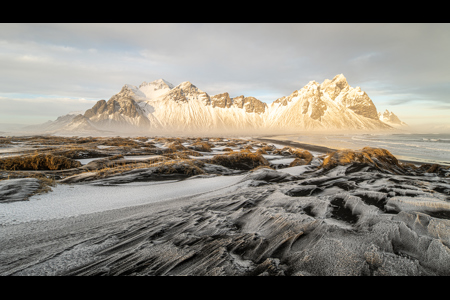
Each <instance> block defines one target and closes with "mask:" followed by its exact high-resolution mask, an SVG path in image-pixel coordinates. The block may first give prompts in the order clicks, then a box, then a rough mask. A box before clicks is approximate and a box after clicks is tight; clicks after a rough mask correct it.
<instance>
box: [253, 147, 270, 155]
mask: <svg viewBox="0 0 450 300" xmlns="http://www.w3.org/2000/svg"><path fill="white" fill-rule="evenodd" d="M255 153H257V154H267V152H266V150H264V149H262V148H259V149H257V150H256V152H255Z"/></svg>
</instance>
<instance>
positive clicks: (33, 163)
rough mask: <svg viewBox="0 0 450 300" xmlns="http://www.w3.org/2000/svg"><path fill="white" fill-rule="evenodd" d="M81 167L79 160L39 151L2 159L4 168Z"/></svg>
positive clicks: (50, 168)
mask: <svg viewBox="0 0 450 300" xmlns="http://www.w3.org/2000/svg"><path fill="white" fill-rule="evenodd" d="M78 167H81V163H80V162H79V161H76V160H73V159H71V158H67V157H64V156H60V155H53V154H43V153H37V154H34V155H28V156H13V157H7V158H2V159H0V169H3V170H64V169H71V168H78Z"/></svg>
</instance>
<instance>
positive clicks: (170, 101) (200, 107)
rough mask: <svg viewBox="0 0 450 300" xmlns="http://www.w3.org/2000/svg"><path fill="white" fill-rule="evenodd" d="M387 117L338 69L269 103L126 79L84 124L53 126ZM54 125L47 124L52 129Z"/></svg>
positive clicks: (343, 123)
mask: <svg viewBox="0 0 450 300" xmlns="http://www.w3.org/2000/svg"><path fill="white" fill-rule="evenodd" d="M385 113H386V112H385ZM383 116H384V114H383ZM394 116H395V115H394ZM395 117H396V116H395ZM390 118H392V120H393V118H394V117H390ZM397 119H398V117H397ZM386 120H387V119H386V118H384V119H383V118H381V117H380V116H379V113H378V112H377V109H376V107H375V105H374V103H373V102H372V100H371V99H370V98H369V96H368V95H367V93H366V92H364V91H362V90H361V88H360V87H356V88H352V87H351V86H350V85H349V84H348V82H347V80H346V78H345V77H344V75H342V74H339V75H336V76H335V77H334V78H333V79H332V80H329V79H326V80H325V81H324V82H322V83H321V84H319V83H318V82H316V81H310V82H309V83H308V84H307V85H305V86H304V87H303V88H301V89H299V90H296V91H294V92H293V93H292V94H291V95H289V96H284V97H281V98H279V99H277V100H275V101H274V102H272V103H271V104H270V105H268V104H266V103H264V102H262V101H260V100H259V99H257V98H255V97H251V96H247V97H245V96H244V95H241V96H237V97H230V95H229V93H228V92H224V93H220V94H216V95H212V96H210V95H208V93H206V92H204V91H202V90H200V89H199V88H198V87H196V86H195V85H194V84H192V83H191V82H189V81H185V82H182V83H180V84H179V85H177V86H174V85H173V84H171V83H169V82H168V81H166V80H164V79H158V80H155V81H153V82H150V83H147V82H143V83H142V84H141V85H139V87H137V86H134V85H130V84H125V85H124V86H123V87H122V89H121V90H120V92H119V93H117V94H115V95H113V96H112V97H111V98H110V99H109V100H108V101H106V100H99V101H98V102H97V103H96V104H95V105H94V106H93V107H92V108H90V109H88V110H87V111H86V112H85V113H84V115H83V118H81V117H79V118H78V119H77V120H76V121H77V122H78V123H80V122H82V123H83V124H84V125H83V126H81V125H79V126H74V124H71V123H67V122H64V123H65V124H62V126H61V127H59V129H58V130H60V131H73V128H75V127H77V128H85V129H86V130H92V129H93V130H95V129H97V130H108V131H114V132H125V131H127V132H130V131H132V132H134V133H137V132H142V133H154V132H156V131H157V132H162V131H164V132H170V131H176V132H186V133H187V132H190V131H195V132H199V131H205V132H212V131H214V130H219V131H221V132H222V131H225V132H226V131H239V132H243V131H255V130H261V129H265V130H269V131H283V132H288V131H299V130H352V129H357V130H389V129H392V128H393V127H392V126H391V124H389V123H388V122H387V121H386ZM389 120H391V119H389ZM398 121H399V120H398ZM55 122H56V121H55ZM400 122H401V121H400ZM80 124H81V123H80ZM57 125H58V124H56V123H55V124H52V126H50V127H51V128H52V129H55V127H58V126H57ZM47 127H49V124H47ZM91 127H92V128H91Z"/></svg>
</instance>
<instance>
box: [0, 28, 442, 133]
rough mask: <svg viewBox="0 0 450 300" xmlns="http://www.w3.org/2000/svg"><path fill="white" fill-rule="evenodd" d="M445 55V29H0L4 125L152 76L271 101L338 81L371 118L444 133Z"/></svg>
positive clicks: (65, 109)
mask: <svg viewBox="0 0 450 300" xmlns="http://www.w3.org/2000/svg"><path fill="white" fill-rule="evenodd" d="M449 56H450V23H449V24H447V23H407V24H403V23H393V24H390V23H374V24H371V23H362V24H360V23H312V24H309V23H267V24H265V23H244V24H240V23H224V24H222V23H203V24H202V23H188V24H185V23H162V24H159V23H130V24H129V23H112V24H109V23H93V24H90V23H73V24H72V23H49V24H46V23H38V24H32V23H1V24H0V123H18V124H39V123H43V122H46V121H48V120H55V119H56V118H57V117H58V116H61V115H65V114H67V113H69V112H72V111H84V110H86V109H88V108H90V107H92V106H93V105H94V104H95V102H96V101H98V100H101V99H105V100H108V99H109V98H110V97H111V96H113V95H114V94H116V93H118V92H119V91H120V90H121V88H122V86H123V85H124V84H132V85H136V86H139V85H140V84H141V83H142V82H144V81H147V82H151V81H154V80H156V79H159V78H163V79H165V80H167V81H169V82H171V83H172V84H174V85H178V84H179V83H181V82H184V81H190V82H191V83H192V84H194V85H195V86H197V87H198V88H199V89H201V90H202V91H205V92H207V93H208V94H209V95H215V94H219V93H223V92H228V93H229V94H230V97H236V96H239V95H244V96H253V97H256V98H258V99H260V100H262V101H264V102H267V103H271V102H273V101H274V100H276V99H277V98H279V97H282V96H288V95H290V94H291V93H292V92H294V91H295V90H298V89H301V88H302V87H303V86H305V85H306V84H307V83H308V82H309V81H311V80H315V81H316V82H319V83H321V82H323V81H324V80H325V79H332V78H333V77H334V76H336V75H337V74H343V75H344V76H345V77H346V79H347V82H348V83H349V85H350V86H352V87H356V86H359V87H360V88H361V90H363V91H365V92H366V93H367V94H368V95H369V97H370V98H371V99H372V101H373V102H374V104H375V106H376V107H377V110H378V111H381V112H384V111H385V110H386V109H388V110H389V111H392V112H394V113H395V114H396V115H397V116H398V117H399V118H400V119H401V120H402V121H404V122H406V123H408V124H410V125H413V126H429V125H433V126H448V128H449V129H450V98H449V95H450V57H449Z"/></svg>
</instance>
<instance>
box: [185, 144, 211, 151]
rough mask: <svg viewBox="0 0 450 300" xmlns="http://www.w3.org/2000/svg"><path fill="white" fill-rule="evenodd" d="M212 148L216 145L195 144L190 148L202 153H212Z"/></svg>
mask: <svg viewBox="0 0 450 300" xmlns="http://www.w3.org/2000/svg"><path fill="white" fill-rule="evenodd" d="M212 147H214V145H213V144H211V143H208V142H195V143H193V144H192V145H191V146H190V147H189V148H192V149H194V150H197V151H202V152H211V148H212Z"/></svg>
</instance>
